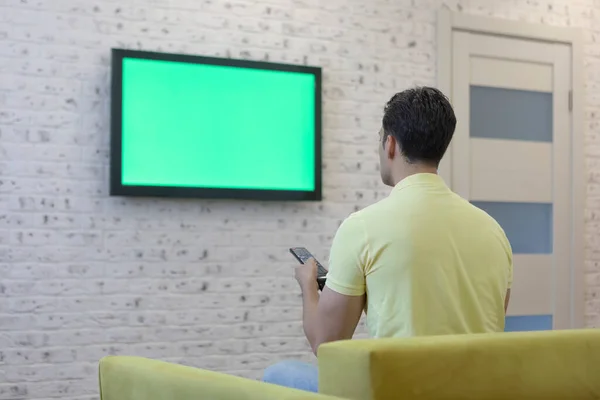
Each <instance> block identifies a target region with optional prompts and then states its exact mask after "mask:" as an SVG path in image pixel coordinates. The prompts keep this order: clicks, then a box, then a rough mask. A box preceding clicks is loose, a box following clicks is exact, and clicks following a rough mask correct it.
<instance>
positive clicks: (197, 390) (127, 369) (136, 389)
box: [100, 356, 340, 400]
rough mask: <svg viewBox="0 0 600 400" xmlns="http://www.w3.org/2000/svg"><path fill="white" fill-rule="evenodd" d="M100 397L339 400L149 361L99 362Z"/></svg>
mask: <svg viewBox="0 0 600 400" xmlns="http://www.w3.org/2000/svg"><path fill="white" fill-rule="evenodd" d="M100 398H101V399H102V400H340V399H336V398H335V397H331V396H324V395H320V394H316V393H308V392H303V391H301V390H294V389H287V388H284V387H280V386H276V385H270V384H267V383H262V382H258V381H253V380H250V379H244V378H239V377H235V376H231V375H226V374H220V373H217V372H210V371H205V370H201V369H196V368H191V367H185V366H183V365H178V364H170V363H166V362H162V361H155V360H148V359H145V358H140V357H122V356H111V357H106V358H103V359H102V360H101V361H100Z"/></svg>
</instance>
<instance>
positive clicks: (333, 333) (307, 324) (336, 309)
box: [302, 284, 365, 355]
mask: <svg viewBox="0 0 600 400" xmlns="http://www.w3.org/2000/svg"><path fill="white" fill-rule="evenodd" d="M302 303H303V308H304V310H303V315H302V321H303V325H304V333H305V334H306V338H307V339H308V342H309V343H310V346H311V348H312V351H313V353H314V354H315V355H316V354H317V349H318V348H319V346H320V345H321V344H323V343H327V342H334V341H337V340H345V339H352V335H353V334H354V331H355V330H356V325H358V321H359V320H360V316H361V314H362V312H363V309H364V305H365V295H364V294H363V295H361V296H346V295H343V294H340V293H337V292H335V291H333V290H331V289H330V288H328V287H327V286H325V288H324V289H323V292H322V293H321V296H319V293H318V291H317V285H316V284H315V285H309V286H307V287H306V288H304V289H303V291H302Z"/></svg>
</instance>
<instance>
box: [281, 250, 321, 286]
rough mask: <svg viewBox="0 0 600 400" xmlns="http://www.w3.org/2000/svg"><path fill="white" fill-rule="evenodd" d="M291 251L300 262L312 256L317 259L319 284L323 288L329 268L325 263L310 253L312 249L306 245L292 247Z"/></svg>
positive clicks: (302, 262)
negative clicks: (307, 248) (306, 247)
mask: <svg viewBox="0 0 600 400" xmlns="http://www.w3.org/2000/svg"><path fill="white" fill-rule="evenodd" d="M290 253H292V254H293V255H294V257H296V259H297V260H298V261H299V262H300V264H304V263H305V262H306V261H307V260H309V259H311V258H314V259H315V261H316V262H317V283H318V284H319V289H320V290H323V287H324V286H325V280H326V277H327V270H326V269H325V268H324V267H323V265H321V263H320V262H319V261H318V260H317V259H316V258H315V257H314V256H313V255H312V254H311V253H310V251H308V250H306V249H305V248H304V247H292V248H291V249H290Z"/></svg>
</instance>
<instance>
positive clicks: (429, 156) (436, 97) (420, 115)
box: [379, 87, 456, 186]
mask: <svg viewBox="0 0 600 400" xmlns="http://www.w3.org/2000/svg"><path fill="white" fill-rule="evenodd" d="M382 125H383V126H382V128H381V131H380V132H379V137H380V141H381V143H380V146H379V159H380V167H381V168H380V170H381V179H382V180H383V183H385V184H386V185H389V186H394V185H395V184H396V183H398V180H399V179H402V178H404V177H405V176H407V175H409V174H410V173H408V172H409V171H416V172H418V171H419V170H436V169H437V167H438V165H439V163H440V160H441V159H442V157H443V156H444V153H445V152H446V149H448V145H449V144H450V140H452V135H453V134H454V128H455V127H456V117H455V115H454V110H453V109H452V106H451V105H450V102H449V101H448V98H447V97H446V96H444V94H443V93H442V92H440V91H439V90H437V89H434V88H431V87H419V88H414V89H408V90H405V91H403V92H400V93H396V94H395V95H394V96H393V97H392V98H391V99H390V101H388V103H387V104H386V106H385V109H384V115H383V124H382Z"/></svg>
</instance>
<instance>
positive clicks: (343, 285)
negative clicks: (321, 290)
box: [327, 174, 512, 337]
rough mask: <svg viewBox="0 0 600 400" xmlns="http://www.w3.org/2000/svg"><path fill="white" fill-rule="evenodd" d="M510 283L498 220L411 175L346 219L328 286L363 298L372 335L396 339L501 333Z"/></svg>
mask: <svg viewBox="0 0 600 400" xmlns="http://www.w3.org/2000/svg"><path fill="white" fill-rule="evenodd" d="M352 264H354V265H352ZM356 268H359V269H360V273H359V271H356ZM361 274H362V275H363V281H361V280H360V275H361ZM511 281H512V253H511V249H510V245H509V243H508V240H507V239H506V236H505V234H504V232H503V230H502V229H501V228H500V226H499V225H498V224H497V222H496V221H495V220H494V219H493V218H491V217H490V216H489V215H487V214H486V213H485V212H483V211H482V210H480V209H478V208H476V207H474V206H472V205H471V204H469V203H468V202H467V201H466V200H464V199H462V198H460V197H459V196H458V195H456V194H454V193H453V192H451V191H450V189H448V187H447V186H446V185H445V183H444V182H443V180H442V179H441V178H440V177H439V176H437V175H435V174H416V175H412V176H409V177H408V178H405V179H404V180H402V181H401V182H400V183H398V185H396V187H395V188H394V189H393V191H392V193H391V194H390V196H389V197H388V198H386V199H385V200H383V201H380V202H379V203H376V204H374V205H372V206H370V207H368V208H366V209H364V210H362V211H360V212H357V213H355V214H353V215H352V216H350V217H349V218H348V219H347V220H346V221H344V224H342V226H341V227H340V230H339V231H338V234H337V235H336V239H335V240H334V245H333V247H332V250H331V259H330V273H329V275H328V279H327V286H329V287H330V288H331V289H333V290H334V291H336V292H338V293H342V294H347V295H358V294H360V292H361V291H362V292H366V296H367V324H368V327H369V332H370V334H371V336H373V337H401V336H416V335H438V334H455V333H479V332H496V331H502V330H503V329H504V299H505V294H506V291H507V289H508V288H509V287H510V283H511Z"/></svg>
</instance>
